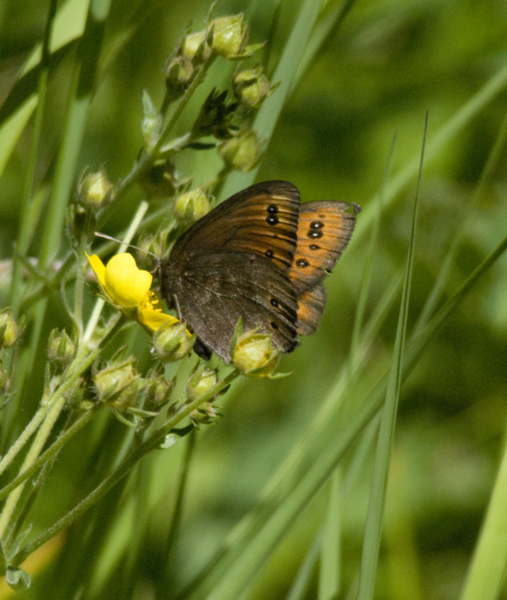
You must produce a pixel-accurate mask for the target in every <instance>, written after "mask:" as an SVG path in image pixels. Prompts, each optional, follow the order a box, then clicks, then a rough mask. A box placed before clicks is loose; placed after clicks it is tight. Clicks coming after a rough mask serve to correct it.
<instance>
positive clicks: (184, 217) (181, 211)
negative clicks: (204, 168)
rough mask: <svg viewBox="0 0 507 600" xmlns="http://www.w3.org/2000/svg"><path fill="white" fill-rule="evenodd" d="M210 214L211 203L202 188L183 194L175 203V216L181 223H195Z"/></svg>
mask: <svg viewBox="0 0 507 600" xmlns="http://www.w3.org/2000/svg"><path fill="white" fill-rule="evenodd" d="M208 212H209V201H208V198H207V197H206V194H205V193H204V190H203V188H202V187H198V188H196V189H195V190H190V191H189V192H186V193H185V194H182V195H181V196H180V197H179V198H178V199H177V200H176V202H175V203H174V216H175V217H176V218H177V219H178V221H179V222H180V223H194V222H195V221H198V220H199V219H201V218H202V217H204V215H206V214H208Z"/></svg>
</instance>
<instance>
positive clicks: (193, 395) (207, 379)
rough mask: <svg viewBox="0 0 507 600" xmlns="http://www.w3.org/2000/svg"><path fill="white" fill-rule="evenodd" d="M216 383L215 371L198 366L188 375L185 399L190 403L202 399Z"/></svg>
mask: <svg viewBox="0 0 507 600" xmlns="http://www.w3.org/2000/svg"><path fill="white" fill-rule="evenodd" d="M217 381H218V375H217V372H216V370H215V369H208V368H207V367H205V366H204V365H202V364H200V365H199V366H198V367H197V368H196V369H195V370H194V372H193V373H192V374H191V375H190V377H189V379H188V382H187V397H188V399H189V401H190V402H193V401H194V400H198V399H199V398H202V397H203V396H204V394H206V392H208V391H209V389H210V388H212V387H213V386H214V385H215V384H216V383H217Z"/></svg>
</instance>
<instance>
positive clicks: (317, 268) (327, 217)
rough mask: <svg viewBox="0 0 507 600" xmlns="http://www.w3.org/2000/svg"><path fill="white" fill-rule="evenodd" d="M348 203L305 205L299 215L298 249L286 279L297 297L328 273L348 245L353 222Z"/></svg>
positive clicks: (328, 201)
mask: <svg viewBox="0 0 507 600" xmlns="http://www.w3.org/2000/svg"><path fill="white" fill-rule="evenodd" d="M348 209H350V204H348V203H347V202H338V201H336V200H325V201H322V202H308V203H307V204H303V205H302V207H301V211H300V213H299V224H298V230H297V239H298V242H297V247H296V251H295V253H294V262H293V265H292V268H291V270H290V272H289V277H290V279H291V281H292V282H293V283H294V286H295V287H296V291H297V292H298V294H301V293H302V292H303V291H305V290H308V289H311V288H312V287H314V286H315V285H316V284H317V283H318V282H320V281H322V279H323V278H324V277H325V276H326V273H327V272H329V271H331V269H332V268H333V267H334V265H335V263H336V261H337V260H338V259H339V258H340V256H341V253H342V252H343V250H344V249H345V246H346V245H347V244H348V242H349V240H350V237H351V235H352V232H353V231H354V226H355V222H356V217H355V212H347V210H348Z"/></svg>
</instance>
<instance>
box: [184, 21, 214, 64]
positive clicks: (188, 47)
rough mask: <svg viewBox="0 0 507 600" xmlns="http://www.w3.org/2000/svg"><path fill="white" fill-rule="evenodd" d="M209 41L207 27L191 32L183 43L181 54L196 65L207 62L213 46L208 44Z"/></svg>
mask: <svg viewBox="0 0 507 600" xmlns="http://www.w3.org/2000/svg"><path fill="white" fill-rule="evenodd" d="M207 41H208V30H207V29H203V30H202V31H196V32H195V33H189V34H188V35H186V36H185V37H184V38H183V42H182V43H181V50H180V51H181V54H182V55H183V57H184V58H186V59H187V60H189V61H191V62H192V63H193V64H194V65H197V64H199V63H203V62H206V61H207V60H208V58H209V57H210V55H211V48H210V47H209V46H208V43H207Z"/></svg>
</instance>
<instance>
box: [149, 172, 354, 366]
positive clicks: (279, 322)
mask: <svg viewBox="0 0 507 600" xmlns="http://www.w3.org/2000/svg"><path fill="white" fill-rule="evenodd" d="M355 206H356V205H354V212H346V211H347V209H349V205H348V204H347V203H344V202H336V201H324V202H310V203H307V204H303V205H301V204H300V198H299V192H298V190H297V188H296V187H295V186H294V185H292V184H291V183H288V182H285V181H267V182H263V183H260V184H256V185H253V186H251V187H249V188H246V189H245V190H243V191H241V192H239V193H238V194H235V195H234V196H232V197H231V198H229V199H228V200H226V201H225V202H223V203H222V204H220V205H219V206H217V207H216V208H215V209H213V210H212V211H211V212H209V213H208V214H207V215H206V216H205V217H203V218H202V219H200V220H199V221H197V223H195V224H194V225H193V226H192V227H191V228H190V229H188V230H187V231H186V232H185V233H184V234H183V235H182V236H181V237H180V238H179V239H178V240H177V242H176V244H175V245H174V247H173V250H172V252H171V254H170V256H169V258H168V259H166V260H163V261H161V264H160V281H161V291H162V295H163V296H164V298H165V300H166V302H167V304H168V306H169V307H171V308H175V309H176V310H177V311H178V313H179V317H180V318H181V319H182V320H183V321H185V322H186V323H187V325H188V326H189V327H190V328H191V329H192V330H193V331H195V332H196V333H197V335H198V340H199V342H200V343H199V346H198V347H200V348H201V350H202V351H201V352H199V353H200V354H202V355H207V354H208V353H207V352H206V349H210V350H212V351H214V352H216V353H217V354H218V355H219V356H221V357H222V358H223V359H224V360H225V361H226V362H229V361H230V342H231V338H232V336H233V335H234V331H235V329H236V325H237V323H238V320H239V319H240V318H241V319H242V324H243V330H244V331H246V330H249V329H255V328H256V327H258V328H259V330H260V331H261V332H263V333H270V334H271V335H272V339H273V343H274V345H275V346H277V347H278V348H280V350H281V351H282V352H290V351H291V350H293V349H294V348H295V347H296V346H297V345H298V343H299V340H298V338H297V334H298V333H300V334H308V333H313V331H315V329H316V328H317V323H318V320H319V319H320V316H321V314H322V311H323V309H324V306H325V299H326V297H325V291H324V287H323V285H322V283H321V282H322V279H323V278H324V277H325V275H326V272H327V271H330V270H331V269H332V267H333V266H334V263H335V262H336V260H337V258H338V257H339V256H340V254H341V252H342V250H343V249H344V248H345V246H346V245H347V243H348V241H349V239H350V236H351V234H352V231H353V228H354V223H355V213H356V212H357V210H358V208H357V209H356V208H355Z"/></svg>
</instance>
